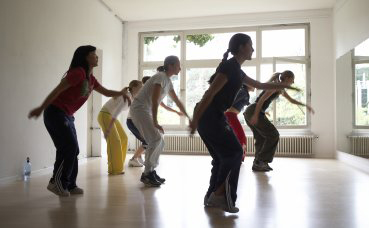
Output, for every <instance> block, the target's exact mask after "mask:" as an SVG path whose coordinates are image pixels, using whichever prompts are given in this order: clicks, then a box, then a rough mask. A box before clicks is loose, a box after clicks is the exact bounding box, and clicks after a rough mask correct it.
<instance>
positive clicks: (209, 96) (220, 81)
mask: <svg viewBox="0 0 369 228" xmlns="http://www.w3.org/2000/svg"><path fill="white" fill-rule="evenodd" d="M227 81H228V79H227V75H225V74H222V73H218V74H217V76H216V77H215V79H214V81H213V82H212V83H211V84H210V87H209V89H208V90H207V91H206V92H205V94H204V96H203V97H202V99H201V101H200V103H199V104H198V106H197V108H196V109H195V110H194V114H193V117H192V118H193V119H192V122H191V123H190V130H191V134H194V133H195V130H196V128H197V124H198V122H199V119H200V117H201V116H202V114H203V113H204V111H205V110H206V109H207V107H208V106H209V104H210V103H211V101H212V100H213V98H214V96H215V95H216V94H217V93H218V92H219V91H220V90H221V89H222V88H223V86H224V85H225V84H226V83H227Z"/></svg>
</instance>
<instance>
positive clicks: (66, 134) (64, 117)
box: [28, 45, 129, 196]
mask: <svg viewBox="0 0 369 228" xmlns="http://www.w3.org/2000/svg"><path fill="white" fill-rule="evenodd" d="M97 63H98V56H97V55H96V48H95V47H93V46H90V45H86V46H80V47H78V48H77V50H76V51H75V52H74V55H73V58H72V62H71V64H70V67H69V70H68V71H67V72H66V74H65V75H64V77H63V79H62V80H61V81H60V83H59V84H58V85H57V86H56V87H55V88H54V89H53V90H52V91H51V93H50V94H49V95H48V96H47V97H46V99H45V100H44V102H43V103H42V104H41V106H39V107H37V108H35V109H33V110H31V111H30V113H29V114H28V118H32V117H34V118H37V117H39V116H40V115H41V113H42V112H44V123H45V126H46V129H47V131H48V132H49V134H50V136H51V138H52V140H53V142H54V145H55V147H56V161H55V164H54V172H53V176H52V178H51V179H50V182H49V184H48V186H47V189H48V190H50V191H51V192H53V193H55V194H57V195H59V196H69V195H70V194H83V189H81V188H79V187H77V184H76V179H77V173H78V160H77V156H78V154H79V147H78V141H77V134H76V129H75V127H74V117H73V114H74V113H75V112H76V111H77V110H78V109H79V108H80V107H81V106H82V105H83V104H84V103H85V102H86V100H87V99H88V96H89V95H90V93H91V92H92V90H96V91H97V92H99V93H101V94H103V95H105V96H108V97H113V96H123V97H124V98H125V99H128V100H129V97H128V96H127V95H126V94H124V92H120V91H112V90H108V89H106V88H104V87H103V86H101V85H100V83H99V82H98V81H97V80H96V79H95V77H94V76H93V74H92V70H93V68H94V67H96V66H97Z"/></svg>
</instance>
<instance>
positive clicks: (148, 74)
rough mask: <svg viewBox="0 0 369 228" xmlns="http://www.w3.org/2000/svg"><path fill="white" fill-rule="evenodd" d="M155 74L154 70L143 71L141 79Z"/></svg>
mask: <svg viewBox="0 0 369 228" xmlns="http://www.w3.org/2000/svg"><path fill="white" fill-rule="evenodd" d="M156 73H157V71H156V69H145V70H143V73H142V77H145V76H150V77H151V76H153V75H154V74H156Z"/></svg>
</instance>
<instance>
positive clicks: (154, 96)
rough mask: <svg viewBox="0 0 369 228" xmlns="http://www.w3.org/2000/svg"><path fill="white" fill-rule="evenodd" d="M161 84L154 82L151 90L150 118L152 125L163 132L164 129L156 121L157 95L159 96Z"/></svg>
mask: <svg viewBox="0 0 369 228" xmlns="http://www.w3.org/2000/svg"><path fill="white" fill-rule="evenodd" d="M160 91H161V85H160V84H155V85H154V89H153V91H152V96H151V103H152V106H151V110H152V119H153V123H154V126H155V127H156V128H158V129H159V131H161V132H162V133H164V129H163V128H162V127H161V126H160V125H159V123H158V106H159V97H160Z"/></svg>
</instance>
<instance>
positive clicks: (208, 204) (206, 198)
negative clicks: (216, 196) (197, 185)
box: [204, 194, 214, 207]
mask: <svg viewBox="0 0 369 228" xmlns="http://www.w3.org/2000/svg"><path fill="white" fill-rule="evenodd" d="M204 207H214V205H213V204H212V203H211V202H209V196H207V195H206V194H205V196H204Z"/></svg>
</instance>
